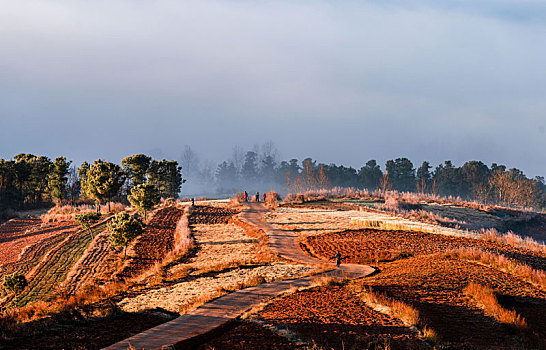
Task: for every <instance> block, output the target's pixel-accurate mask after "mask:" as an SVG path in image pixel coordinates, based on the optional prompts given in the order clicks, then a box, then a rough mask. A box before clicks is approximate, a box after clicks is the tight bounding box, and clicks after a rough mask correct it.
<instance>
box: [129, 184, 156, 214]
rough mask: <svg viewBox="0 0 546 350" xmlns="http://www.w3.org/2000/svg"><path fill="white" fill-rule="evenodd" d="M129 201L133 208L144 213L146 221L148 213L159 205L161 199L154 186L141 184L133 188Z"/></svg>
mask: <svg viewBox="0 0 546 350" xmlns="http://www.w3.org/2000/svg"><path fill="white" fill-rule="evenodd" d="M127 199H128V200H129V202H130V203H131V205H132V206H133V207H135V208H137V209H138V210H139V211H140V212H142V213H144V220H146V219H147V216H146V214H147V212H148V211H149V210H150V209H152V208H153V207H154V206H155V205H157V203H159V199H160V197H159V193H158V192H157V189H156V188H155V186H154V185H152V184H140V185H136V186H133V188H132V189H131V194H129V196H128V197H127Z"/></svg>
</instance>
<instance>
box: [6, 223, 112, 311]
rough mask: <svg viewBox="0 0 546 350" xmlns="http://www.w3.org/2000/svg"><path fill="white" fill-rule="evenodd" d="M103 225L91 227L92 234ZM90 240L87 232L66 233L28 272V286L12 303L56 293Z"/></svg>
mask: <svg viewBox="0 0 546 350" xmlns="http://www.w3.org/2000/svg"><path fill="white" fill-rule="evenodd" d="M105 227H106V223H105V222H103V223H102V224H99V225H96V226H95V227H94V228H93V231H94V234H95V235H96V234H98V233H99V232H102V231H103V230H104V229H105ZM74 230H76V228H74ZM90 242H91V235H90V234H89V233H88V232H84V231H81V230H80V231H77V230H76V232H74V233H71V234H69V235H67V236H66V238H65V239H64V240H63V241H62V242H61V243H59V244H58V245H57V246H55V247H53V249H51V250H49V251H48V252H47V253H46V254H45V255H44V257H43V258H42V260H41V261H40V263H39V264H38V265H36V267H35V268H34V269H33V270H32V271H31V272H30V274H29V275H30V276H27V279H28V280H29V283H28V286H27V287H26V288H25V290H24V291H23V292H21V293H20V294H18V295H17V297H16V298H15V299H13V301H12V305H17V306H22V305H25V304H27V303H29V302H31V301H35V300H47V299H49V298H50V297H52V296H53V295H54V294H56V293H57V292H58V287H59V286H60V284H61V283H62V282H63V281H64V280H65V278H66V276H67V274H68V272H69V271H70V270H71V269H72V267H73V266H74V264H76V262H77V261H78V260H79V259H80V257H81V256H82V255H83V253H84V252H85V250H86V249H87V247H88V246H89V243H90Z"/></svg>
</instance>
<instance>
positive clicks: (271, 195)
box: [265, 191, 281, 208]
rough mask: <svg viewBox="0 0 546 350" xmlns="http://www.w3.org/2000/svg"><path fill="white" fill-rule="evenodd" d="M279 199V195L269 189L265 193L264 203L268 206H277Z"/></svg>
mask: <svg viewBox="0 0 546 350" xmlns="http://www.w3.org/2000/svg"><path fill="white" fill-rule="evenodd" d="M280 200H281V196H279V194H278V193H277V192H275V191H269V192H268V193H267V194H266V195H265V205H267V206H268V207H269V208H278V207H279V201H280Z"/></svg>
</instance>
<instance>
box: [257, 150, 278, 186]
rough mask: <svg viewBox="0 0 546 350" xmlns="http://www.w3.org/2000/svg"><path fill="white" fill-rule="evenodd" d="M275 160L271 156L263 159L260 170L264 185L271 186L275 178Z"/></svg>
mask: <svg viewBox="0 0 546 350" xmlns="http://www.w3.org/2000/svg"><path fill="white" fill-rule="evenodd" d="M276 165H277V164H276V162H275V158H273V156H271V155H267V156H265V157H264V158H263V159H262V166H261V168H260V178H261V180H262V182H263V183H265V184H271V183H272V182H273V179H274V178H275V167H276Z"/></svg>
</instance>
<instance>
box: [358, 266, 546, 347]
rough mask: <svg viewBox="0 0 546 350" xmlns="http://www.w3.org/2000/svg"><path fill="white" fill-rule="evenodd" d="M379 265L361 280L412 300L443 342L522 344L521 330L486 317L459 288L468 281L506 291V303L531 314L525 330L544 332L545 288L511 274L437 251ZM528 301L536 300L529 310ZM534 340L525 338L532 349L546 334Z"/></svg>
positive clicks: (455, 343) (501, 292) (498, 291)
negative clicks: (444, 256) (369, 275)
mask: <svg viewBox="0 0 546 350" xmlns="http://www.w3.org/2000/svg"><path fill="white" fill-rule="evenodd" d="M380 270H381V272H380V273H378V274H377V275H375V276H373V277H370V278H368V279H364V280H361V281H360V282H359V283H361V284H362V285H363V286H372V288H373V289H374V290H375V291H379V292H382V293H385V294H387V295H388V296H390V297H392V298H394V299H396V300H401V301H404V302H406V303H407V304H410V305H412V306H413V307H414V308H416V309H417V310H418V311H419V317H420V319H421V322H422V323H424V324H425V325H427V326H428V327H430V328H431V329H433V330H434V331H435V332H436V333H437V334H438V336H439V338H440V339H441V340H442V341H443V342H445V343H450V344H452V345H456V346H463V345H471V346H473V347H477V348H499V349H507V348H508V349H509V348H513V349H516V348H522V347H523V345H524V344H523V343H522V341H523V340H522V338H521V334H519V335H518V332H517V331H515V330H514V329H512V328H510V327H509V326H507V325H504V324H500V323H499V322H498V321H496V320H495V319H494V318H493V317H489V316H486V315H485V314H484V311H483V310H482V309H481V308H480V307H479V305H477V304H476V302H475V301H473V300H472V299H471V298H469V297H468V296H466V295H465V294H464V293H463V291H462V290H463V288H464V287H466V286H467V285H468V283H469V282H471V281H472V282H476V283H479V284H482V285H486V286H489V287H491V288H492V289H494V290H495V291H497V293H499V294H500V295H506V296H510V298H511V299H512V302H511V306H506V307H509V308H510V309H512V308H513V309H515V310H516V312H519V313H521V315H524V314H525V312H527V313H528V315H529V316H528V317H527V318H526V321H527V324H528V326H529V327H528V328H529V330H528V331H525V332H528V333H529V334H532V333H541V332H542V333H544V321H543V320H542V318H541V317H539V315H544V312H546V292H545V291H543V290H541V289H539V288H537V287H536V286H534V285H531V284H529V283H527V282H524V281H522V280H520V279H519V278H517V277H515V276H512V275H510V274H507V273H504V272H500V271H499V270H496V269H493V268H490V267H487V266H483V265H479V264H475V263H470V262H466V261H460V260H455V259H449V258H442V257H440V256H438V255H431V256H421V257H415V258H409V259H403V260H398V261H395V262H391V263H386V264H381V265H380ZM516 300H517V301H516ZM530 303H532V304H533V305H534V311H532V312H531V311H530V310H529V305H530ZM507 304H508V303H507ZM524 309H526V310H525V312H524ZM524 317H525V316H524ZM535 341H537V340H536V339H534V340H533V339H532V336H530V337H527V340H525V341H524V342H527V346H529V347H530V348H537V347H541V346H542V347H543V346H546V344H545V343H544V337H542V340H541V341H538V342H539V343H533V342H535ZM540 342H542V343H540Z"/></svg>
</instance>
